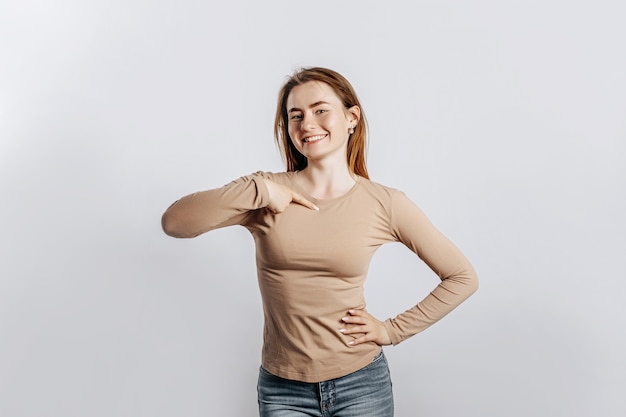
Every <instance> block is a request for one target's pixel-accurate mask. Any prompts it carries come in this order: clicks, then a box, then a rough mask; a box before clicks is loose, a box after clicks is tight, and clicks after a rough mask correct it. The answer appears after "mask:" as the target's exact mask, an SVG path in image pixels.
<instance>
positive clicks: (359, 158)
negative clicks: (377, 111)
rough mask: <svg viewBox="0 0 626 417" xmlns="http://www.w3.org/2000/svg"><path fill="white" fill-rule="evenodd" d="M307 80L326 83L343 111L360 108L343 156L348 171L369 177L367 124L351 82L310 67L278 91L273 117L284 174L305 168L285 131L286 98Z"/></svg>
mask: <svg viewBox="0 0 626 417" xmlns="http://www.w3.org/2000/svg"><path fill="white" fill-rule="evenodd" d="M309 81H320V82H323V83H326V84H328V85H329V86H330V87H331V88H332V89H333V90H334V91H335V94H337V97H339V99H340V100H341V102H342V103H343V105H344V106H345V108H346V109H349V108H351V107H352V106H359V108H360V109H361V117H360V118H359V121H358V122H357V125H356V126H355V128H354V133H353V134H352V135H350V139H349V141H348V152H347V154H346V157H347V161H348V168H349V169H350V172H352V173H353V174H356V175H360V176H361V177H364V178H368V179H369V175H368V173H367V167H366V166H365V153H366V148H367V121H366V119H365V114H364V113H363V108H362V107H361V103H359V99H358V97H357V95H356V92H355V91H354V88H353V87H352V85H351V84H350V82H349V81H348V80H347V79H346V78H345V77H344V76H343V75H341V74H339V73H338V72H335V71H333V70H330V69H328V68H321V67H311V68H302V69H300V70H298V71H296V72H295V73H294V74H293V75H292V76H291V77H289V79H288V80H287V82H285V84H284V85H283V87H282V88H281V89H280V92H279V93H278V105H277V107H276V118H275V119H274V138H275V139H276V144H277V145H278V147H279V149H280V153H281V156H282V157H283V160H284V161H285V163H286V164H287V171H301V170H303V169H304V168H306V166H307V159H306V158H305V157H304V155H302V154H301V153H300V152H298V150H297V149H296V148H295V146H294V145H293V143H292V142H291V138H290V137H289V132H288V130H287V129H288V128H287V126H288V120H287V98H288V97H289V93H291V90H293V88H294V87H296V86H298V85H301V84H304V83H307V82H309Z"/></svg>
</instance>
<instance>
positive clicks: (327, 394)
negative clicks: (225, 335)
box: [257, 352, 393, 417]
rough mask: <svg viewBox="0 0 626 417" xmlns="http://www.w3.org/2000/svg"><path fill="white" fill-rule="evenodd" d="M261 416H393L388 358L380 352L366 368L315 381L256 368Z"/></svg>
mask: <svg viewBox="0 0 626 417" xmlns="http://www.w3.org/2000/svg"><path fill="white" fill-rule="evenodd" d="M257 389H258V395H259V397H258V398H259V415H260V416H261V417H301V416H311V417H393V394H392V391H391V378H390V376H389V368H388V366H387V359H386V358H385V355H384V354H383V353H382V352H381V353H380V354H379V355H378V356H376V357H375V358H374V360H373V361H372V363H370V364H369V365H367V366H366V367H364V368H362V369H360V370H358V371H356V372H353V373H351V374H349V375H346V376H344V377H341V378H337V379H332V380H330V381H322V382H318V383H307V382H299V381H292V380H289V379H284V378H280V377H277V376H275V375H272V374H270V373H269V372H267V371H266V370H265V369H263V368H261V369H260V371H259V382H258V386H257Z"/></svg>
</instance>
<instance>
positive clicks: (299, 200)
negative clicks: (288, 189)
mask: <svg viewBox="0 0 626 417" xmlns="http://www.w3.org/2000/svg"><path fill="white" fill-rule="evenodd" d="M292 200H293V202H294V203H298V204H301V205H303V206H304V207H308V208H310V209H311V210H319V207H317V206H316V205H315V204H313V203H312V202H310V201H309V200H307V199H306V198H304V197H303V196H301V195H300V194H298V193H294V194H293V197H292Z"/></svg>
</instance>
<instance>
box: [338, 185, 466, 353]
mask: <svg viewBox="0 0 626 417" xmlns="http://www.w3.org/2000/svg"><path fill="white" fill-rule="evenodd" d="M390 218H391V230H392V233H393V234H394V237H395V238H396V239H397V240H399V241H400V242H402V243H403V244H404V245H406V246H407V247H408V248H409V249H411V250H412V251H413V252H415V253H416V254H417V255H418V256H419V257H420V259H422V260H423V261H424V262H425V263H426V264H427V265H428V266H429V267H430V269H432V270H433V271H434V272H435V273H436V274H437V275H438V276H439V278H440V279H441V282H440V283H439V285H437V287H435V289H434V290H433V291H432V292H431V293H430V294H428V295H427V296H426V297H425V298H424V299H423V300H422V301H420V302H419V303H418V304H416V305H415V306H413V307H411V308H410V309H408V310H406V311H405V312H403V313H400V314H398V315H397V316H396V317H394V318H390V319H387V320H385V321H384V322H381V321H379V320H377V319H376V318H375V317H373V316H372V315H371V314H369V313H367V312H366V311H364V310H354V311H350V312H348V314H347V315H346V317H344V318H343V321H344V322H345V323H346V324H347V327H346V329H341V332H342V333H344V334H351V333H357V332H362V333H365V334H364V335H363V336H361V337H359V338H357V339H355V340H354V341H353V342H352V345H357V344H360V343H364V342H371V341H373V342H375V343H378V344H379V345H386V344H394V345H396V344H398V343H400V342H402V341H403V340H406V339H408V338H409V337H411V336H413V335H414V334H416V333H419V332H421V331H423V330H425V329H426V328H428V327H429V326H431V325H432V324H433V323H435V322H437V321H438V320H440V319H441V318H443V317H444V316H445V315H446V314H448V313H449V312H451V311H452V310H454V308H456V307H457V306H458V305H459V304H461V303H462V302H463V301H464V300H465V299H467V298H468V297H469V296H470V295H472V293H474V292H475V291H476V290H477V289H478V277H477V275H476V271H475V270H474V268H473V267H472V265H471V264H470V262H469V261H468V260H467V258H466V257H465V256H464V255H463V254H462V253H461V251H460V250H459V249H458V248H457V247H456V246H455V245H454V244H453V243H452V242H451V241H450V240H449V239H448V238H446V237H445V236H444V235H443V234H442V233H441V232H440V231H439V230H437V229H436V228H435V227H434V226H433V224H432V223H431V222H430V220H429V219H428V218H427V217H426V215H425V214H424V213H423V212H422V211H421V210H420V209H419V208H418V207H417V206H416V205H415V204H414V203H413V202H411V201H410V200H409V199H408V198H407V197H406V196H405V195H404V194H403V193H400V192H397V194H394V195H393V198H392V203H391V208H390Z"/></svg>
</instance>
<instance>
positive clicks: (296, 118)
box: [289, 114, 302, 120]
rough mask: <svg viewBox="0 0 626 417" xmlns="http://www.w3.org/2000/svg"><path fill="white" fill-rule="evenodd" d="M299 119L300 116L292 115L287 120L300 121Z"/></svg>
mask: <svg viewBox="0 0 626 417" xmlns="http://www.w3.org/2000/svg"><path fill="white" fill-rule="evenodd" d="M300 119H302V115H301V114H293V115H291V117H290V118H289V120H300Z"/></svg>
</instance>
